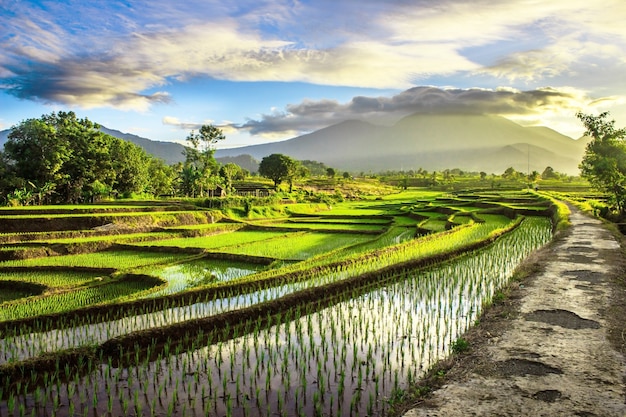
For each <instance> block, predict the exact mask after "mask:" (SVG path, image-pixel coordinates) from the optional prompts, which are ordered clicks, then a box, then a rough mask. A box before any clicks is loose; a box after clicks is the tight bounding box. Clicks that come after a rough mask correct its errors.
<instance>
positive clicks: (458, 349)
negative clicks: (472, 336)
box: [450, 337, 470, 354]
mask: <svg viewBox="0 0 626 417" xmlns="http://www.w3.org/2000/svg"><path fill="white" fill-rule="evenodd" d="M450 348H451V349H452V353H456V354H459V353H463V352H467V351H468V350H469V348H470V345H469V342H468V341H467V340H465V339H463V338H462V337H459V338H458V339H456V340H455V341H454V342H452V346H451V347H450Z"/></svg>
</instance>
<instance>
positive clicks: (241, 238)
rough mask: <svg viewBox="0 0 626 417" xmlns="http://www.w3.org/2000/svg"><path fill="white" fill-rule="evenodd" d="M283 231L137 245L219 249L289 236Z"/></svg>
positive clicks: (245, 232) (168, 240)
mask: <svg viewBox="0 0 626 417" xmlns="http://www.w3.org/2000/svg"><path fill="white" fill-rule="evenodd" d="M289 235H290V234H289V233H287V232H283V231H268V230H238V231H234V232H229V233H221V234H219V235H212V236H202V237H181V238H176V239H165V240H160V241H158V242H140V243H136V244H135V245H136V246H171V247H179V248H203V249H218V248H221V247H226V246H236V245H242V244H245V243H249V242H257V241H264V240H267V239H273V238H277V237H283V236H289Z"/></svg>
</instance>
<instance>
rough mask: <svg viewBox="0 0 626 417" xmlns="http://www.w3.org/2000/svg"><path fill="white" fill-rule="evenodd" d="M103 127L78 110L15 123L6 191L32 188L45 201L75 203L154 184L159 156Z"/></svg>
mask: <svg viewBox="0 0 626 417" xmlns="http://www.w3.org/2000/svg"><path fill="white" fill-rule="evenodd" d="M99 128H100V126H99V125H98V124H96V123H93V122H91V121H90V120H89V119H86V118H85V119H79V118H78V117H77V116H76V114H75V113H74V112H58V113H54V112H53V113H51V114H49V115H43V116H41V117H40V118H38V119H27V120H24V121H22V122H21V123H20V124H19V125H17V126H14V127H13V128H12V130H11V133H9V136H8V141H7V142H6V144H5V146H4V152H3V155H2V158H1V159H2V161H1V162H2V163H1V165H2V167H0V170H1V171H3V174H4V176H5V179H4V181H3V182H2V183H1V184H0V185H1V186H2V187H4V189H3V190H1V191H2V193H3V194H5V195H6V194H8V193H9V191H10V190H12V189H22V190H26V189H27V188H28V190H29V191H30V192H31V193H34V194H38V195H39V196H40V198H39V200H40V201H39V202H40V203H42V202H44V201H42V200H45V202H62V203H74V202H79V201H85V200H89V199H92V198H94V197H97V196H103V195H106V194H110V193H113V194H118V195H130V194H132V193H142V192H144V191H145V190H146V189H148V188H150V183H151V178H152V177H153V176H154V177H157V173H156V172H153V173H152V175H149V166H150V163H151V160H152V159H153V158H152V157H150V156H149V155H148V154H146V152H145V151H144V150H143V149H142V148H140V147H139V146H137V145H135V144H133V143H130V142H127V141H124V140H122V139H118V138H115V137H113V136H110V135H107V134H105V133H103V132H101V131H100V130H99ZM153 171H154V169H153Z"/></svg>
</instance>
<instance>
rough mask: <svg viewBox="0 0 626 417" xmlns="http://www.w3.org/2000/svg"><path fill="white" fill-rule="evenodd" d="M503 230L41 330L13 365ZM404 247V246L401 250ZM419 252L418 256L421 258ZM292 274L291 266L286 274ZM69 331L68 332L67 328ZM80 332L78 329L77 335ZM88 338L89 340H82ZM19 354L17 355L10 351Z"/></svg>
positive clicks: (483, 228) (429, 241) (424, 242)
mask: <svg viewBox="0 0 626 417" xmlns="http://www.w3.org/2000/svg"><path fill="white" fill-rule="evenodd" d="M502 225H503V224H501V223H499V224H492V225H491V227H488V224H483V225H479V226H480V227H478V226H476V228H467V230H461V229H460V230H459V232H463V233H462V234H461V236H457V234H456V233H454V234H449V235H446V236H439V237H437V235H434V236H431V237H429V238H426V239H419V240H417V241H418V242H419V245H405V246H408V248H409V249H410V248H413V249H412V250H409V251H406V249H407V247H404V249H405V252H401V253H397V252H387V253H385V252H381V253H378V254H377V255H376V256H369V257H367V258H366V259H365V260H363V259H360V262H356V261H355V262H354V263H347V264H345V265H340V266H338V267H334V268H326V269H324V268H320V269H319V270H318V271H317V273H316V274H314V275H312V276H311V277H310V278H309V279H307V280H302V281H293V282H289V283H287V284H284V285H280V286H274V287H270V288H265V289H261V290H259V291H256V292H253V293H251V294H244V295H241V294H239V293H238V292H237V290H236V289H232V290H230V292H229V295H226V296H225V297H224V298H220V299H212V300H208V299H206V298H205V299H204V300H203V299H199V300H197V302H196V303H193V304H190V305H183V306H179V305H175V306H172V307H171V308H165V309H164V310H163V311H155V312H152V311H150V310H148V309H146V310H143V309H140V310H139V311H133V312H132V313H130V312H129V315H130V317H127V318H125V319H121V320H115V321H107V322H105V323H100V324H96V325H94V326H93V327H91V326H87V327H88V328H93V331H90V332H87V333H84V330H83V328H84V326H85V324H84V323H92V322H95V321H96V320H95V319H92V318H90V317H89V316H86V317H83V319H84V322H80V323H75V324H69V325H67V324H66V325H63V326H60V327H63V328H64V329H63V330H52V331H50V329H39V330H38V331H39V332H40V333H41V335H39V336H36V337H37V338H38V340H40V342H36V341H35V342H34V341H32V340H31V343H30V344H29V346H33V347H36V348H34V349H31V350H29V351H28V352H23V351H21V350H20V351H19V352H16V355H12V356H10V357H9V358H7V360H22V359H24V358H26V357H32V356H35V355H37V354H39V353H40V352H41V347H42V346H43V347H45V346H46V345H48V346H50V347H55V346H59V343H53V342H51V340H60V341H61V342H60V343H61V345H62V346H63V347H64V348H69V347H76V346H80V345H84V344H92V343H94V342H98V343H101V342H103V341H105V340H108V339H109V338H111V337H116V336H119V335H123V334H127V333H129V332H131V331H132V330H133V329H134V330H140V329H147V328H152V327H159V326H163V325H166V324H172V323H176V322H180V321H183V320H188V319H192V318H202V317H208V316H210V315H214V314H219V313H222V312H224V311H230V310H233V309H239V308H243V307H247V306H249V305H252V304H255V303H259V302H265V301H269V300H274V299H276V298H278V297H280V296H283V295H285V294H289V293H292V292H295V291H299V290H302V289H306V288H311V287H315V286H320V285H326V284H328V283H331V282H335V281H337V280H341V279H346V278H349V277H353V276H357V275H360V274H363V273H368V272H372V271H375V270H378V269H381V268H383V267H385V266H389V265H393V264H394V263H398V262H402V261H406V260H407V259H411V258H412V257H416V256H417V257H419V256H425V255H432V254H435V253H442V252H444V251H446V250H454V249H455V248H457V247H458V246H461V245H462V244H463V243H464V242H466V241H469V242H471V241H474V240H477V239H484V238H485V236H487V235H488V234H489V233H492V232H493V231H497V230H500V229H501V227H498V226H502ZM401 246H402V245H401ZM416 249H418V252H417V253H416ZM288 268H290V267H289V266H287V267H286V269H288ZM272 272H273V271H266V272H264V273H260V274H257V275H263V274H267V273H272ZM65 327H68V328H65ZM74 328H76V329H74ZM30 332H31V331H29V330H28V329H20V331H19V332H18V335H17V338H16V339H13V340H9V341H8V343H9V344H12V343H14V344H20V343H21V342H22V341H23V339H22V338H23V337H25V335H26V337H31V336H29V333H30ZM83 334H84V336H82V335H83ZM67 340H72V341H74V344H72V345H68V344H67V342H66V341H67ZM9 351H10V352H13V351H15V350H9Z"/></svg>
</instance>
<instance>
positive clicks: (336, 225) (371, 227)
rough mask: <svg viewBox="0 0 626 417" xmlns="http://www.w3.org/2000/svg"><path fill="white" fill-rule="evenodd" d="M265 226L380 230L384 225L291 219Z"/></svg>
mask: <svg viewBox="0 0 626 417" xmlns="http://www.w3.org/2000/svg"><path fill="white" fill-rule="evenodd" d="M264 226H267V227H274V226H275V227H280V228H281V229H283V228H288V229H297V230H323V231H327V230H345V231H372V232H376V231H382V230H383V229H384V227H385V225H380V224H356V223H309V222H304V223H295V222H291V221H286V222H272V223H266V224H264Z"/></svg>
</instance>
